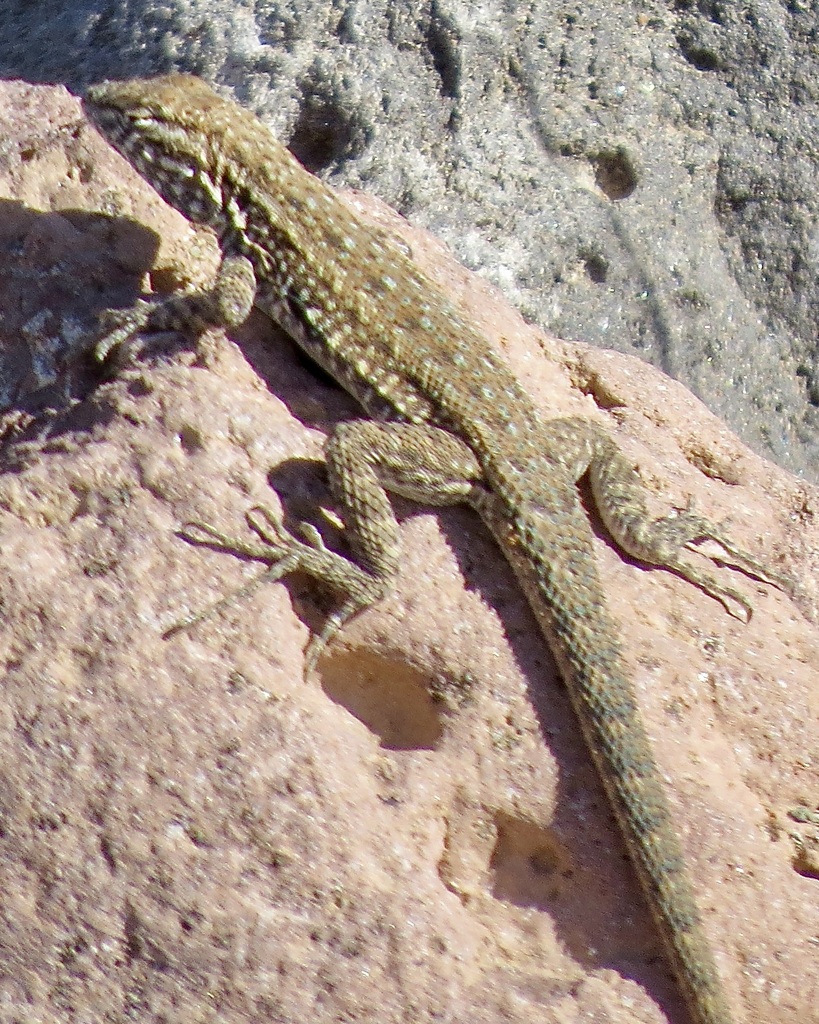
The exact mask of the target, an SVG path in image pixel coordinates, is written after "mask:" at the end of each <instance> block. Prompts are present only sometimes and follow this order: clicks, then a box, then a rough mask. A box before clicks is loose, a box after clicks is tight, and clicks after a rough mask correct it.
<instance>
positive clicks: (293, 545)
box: [166, 420, 482, 670]
mask: <svg viewBox="0 0 819 1024" xmlns="http://www.w3.org/2000/svg"><path fill="white" fill-rule="evenodd" d="M325 456H326V459H327V471H328V475H329V479H330V485H331V489H332V491H333V494H334V496H335V498H336V499H337V500H338V503H339V512H340V514H341V518H342V519H343V522H344V536H345V538H346V541H347V546H348V548H349V549H350V552H351V557H347V556H345V555H340V554H337V553H336V552H335V551H331V550H330V549H329V548H328V547H326V545H325V544H324V541H323V540H322V538H321V535H320V534H319V532H318V530H317V529H316V528H315V527H314V526H312V525H311V524H309V523H303V524H302V525H301V527H300V533H301V535H302V537H303V538H304V539H300V538H299V537H296V536H294V535H293V534H292V533H290V531H289V530H288V529H287V528H286V527H285V526H284V524H283V523H282V521H281V517H280V516H278V515H277V514H275V513H272V512H270V511H268V510H267V509H264V508H261V507H255V508H253V509H251V510H250V511H249V512H248V514H247V522H248V525H249V526H250V528H251V529H252V530H253V531H254V532H255V533H256V535H257V536H258V538H259V540H258V541H247V540H238V539H235V538H232V537H229V536H227V535H226V534H223V533H222V532H220V531H219V530H217V529H215V528H214V527H213V526H210V525H209V524H207V523H187V524H185V526H184V527H183V529H182V530H181V535H182V536H183V537H184V538H185V539H186V540H188V541H190V542H192V543H194V544H207V545H214V546H216V547H219V548H221V549H222V550H225V551H230V552H232V553H234V554H237V555H241V556H243V557H245V558H252V559H258V560H260V561H266V562H268V563H269V568H268V569H267V570H266V571H265V572H263V573H261V574H259V575H258V576H256V577H255V578H254V579H252V580H250V581H249V583H247V584H246V585H245V586H244V587H242V588H241V589H240V590H239V591H237V592H236V593H235V594H232V595H229V596H228V597H227V598H223V599H222V600H220V601H218V602H216V604H214V605H211V606H210V607H209V608H207V609H205V610H204V611H202V612H199V613H196V614H194V615H192V616H189V617H188V618H186V619H184V620H183V621H182V622H180V623H178V624H176V625H175V626H172V627H171V629H170V630H168V631H167V633H166V635H169V634H172V633H175V632H178V631H179V630H181V629H187V628H189V627H190V626H192V625H194V624H196V623H198V622H201V621H202V620H203V619H205V618H207V617H209V616H210V615H211V614H212V613H213V612H214V611H216V610H218V609H220V608H222V607H224V606H225V605H227V604H229V603H233V601H234V600H236V599H237V598H238V597H240V596H243V595H244V594H246V593H248V592H249V591H250V590H252V589H255V587H257V586H259V585H260V584H261V583H264V582H270V581H275V580H279V579H281V578H282V577H284V576H286V575H288V574H289V573H292V572H302V573H305V574H306V575H308V576H311V577H313V578H315V579H317V580H318V581H320V582H321V583H323V584H325V585H326V586H328V587H329V588H330V589H332V590H333V591H335V592H336V593H338V594H340V595H341V601H340V603H339V605H338V606H337V607H336V608H335V610H334V611H333V612H331V614H330V615H329V617H328V619H327V621H326V623H325V625H324V627H323V628H322V629H321V631H320V632H319V633H317V634H315V635H314V636H313V637H312V638H311V640H310V643H309V645H308V648H307V652H306V663H307V669H308V670H311V669H312V668H313V667H314V666H315V664H316V663H317V661H318V659H319V657H320V656H321V654H322V652H323V650H324V648H325V647H326V646H327V644H328V643H329V642H330V640H331V639H332V638H333V637H334V636H335V635H336V633H337V632H338V631H339V630H340V629H341V628H342V626H343V625H344V624H345V623H346V622H347V621H348V620H349V619H351V618H352V617H353V616H354V615H357V614H358V613H359V612H361V611H363V610H364V609H365V608H368V607H369V606H370V605H372V604H375V603H376V602H377V601H378V600H380V599H381V598H382V597H384V596H385V595H386V594H387V593H389V591H390V590H391V589H392V586H393V583H394V579H395V576H396V574H397V572H398V565H399V559H400V537H399V527H398V522H397V520H396V518H395V513H394V512H393V509H392V504H391V502H390V499H389V496H388V494H387V491H392V492H394V493H399V494H402V495H404V496H406V497H410V498H414V499H416V500H419V501H422V502H424V503H426V504H431V505H447V504H454V503H457V502H461V501H465V500H466V499H467V497H468V496H469V494H471V492H472V489H473V487H474V484H475V483H476V481H477V480H478V479H480V477H481V476H482V472H481V469H480V466H479V465H478V462H477V460H476V459H475V456H474V455H473V454H472V451H471V450H470V449H469V447H468V446H467V445H465V444H464V443H463V442H462V441H461V440H459V439H458V438H457V437H455V436H454V435H452V434H450V433H448V432H447V431H445V430H442V429H439V428H437V427H429V426H425V425H413V424H405V423H376V422H373V421H370V420H361V421H358V420H356V421H353V422H348V423H342V424H340V425H339V426H338V427H337V428H336V430H335V432H334V433H333V435H332V436H331V437H330V439H329V440H328V442H327V445H326V448H325Z"/></svg>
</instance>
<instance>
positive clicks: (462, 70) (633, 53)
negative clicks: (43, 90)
mask: <svg viewBox="0 0 819 1024" xmlns="http://www.w3.org/2000/svg"><path fill="white" fill-rule="evenodd" d="M818 33H819V23H817V15H816V9H815V4H814V3H811V2H808V0H754V2H753V3H742V4H732V3H720V2H718V0H714V2H708V0H676V2H673V3H668V2H666V0H625V2H624V0H617V2H613V0H573V2H569V3H567V2H564V0H560V2H554V0H551V2H549V0H537V2H530V3H527V4H503V3H500V2H499V0H488V2H485V3H481V4H479V5H476V4H475V3H474V2H472V0H423V2H420V3H419V2H407V0H385V2H378V0H369V2H356V3H355V4H351V3H350V4H344V3H339V2H338V0H287V2H281V0H280V2H260V0H257V2H255V3H252V4H251V3H237V2H236V0H161V2H160V0H107V2H105V0H85V2H81V0H74V2H72V3H71V4H66V3H64V2H63V0H39V2H36V3H32V2H31V0H4V3H3V4H0V75H2V76H3V77H6V78H23V79H28V80H32V81H40V82H61V83H63V84H66V85H68V86H69V87H70V88H72V89H74V90H78V89H80V88H82V87H84V86H85V85H87V84H88V83H89V82H91V81H95V80H99V79H102V78H108V77H110V78H121V77H128V76H133V75H137V74H141V75H147V74H155V73H157V72H161V71H169V70H172V69H175V70H182V71H189V72H194V73H198V74H202V75H204V76H205V77H207V78H209V79H210V80H212V81H215V82H218V83H220V84H222V85H224V86H227V87H229V88H230V89H232V91H233V93H234V94H235V95H236V97H237V98H238V99H239V100H240V101H241V102H243V103H245V104H247V105H249V106H251V107H253V108H255V109H256V110H257V111H258V112H260V113H261V114H263V115H264V116H266V117H268V118H269V119H270V121H271V123H272V124H273V126H274V127H275V128H276V129H277V130H278V131H280V132H281V134H282V136H283V137H284V138H287V139H290V140H291V142H292V144H293V145H294V147H295V148H296V150H297V152H298V153H299V155H300V156H301V157H302V158H303V159H305V160H306V162H307V163H308V164H309V165H310V166H311V167H312V168H313V169H315V170H320V171H322V172H324V173H326V174H328V175H331V176H332V177H333V179H334V180H335V181H337V182H342V183H344V184H347V185H352V186H355V187H362V186H363V187H365V188H366V189H367V190H368V191H370V192H372V193H373V194H374V195H377V196H378V197H379V198H381V199H383V200H384V201H386V202H388V203H390V205H392V206H394V207H396V208H397V209H398V210H399V211H400V212H402V213H404V214H406V215H407V216H409V217H410V219H411V220H412V221H413V222H414V223H416V224H419V225H421V226H424V227H427V228H430V229H431V230H432V231H433V232H434V233H435V234H436V235H438V236H440V237H442V238H443V239H444V240H445V241H447V242H448V244H450V245H451V246H452V247H453V248H454V250H455V252H456V254H457V255H458V256H459V258H460V259H461V260H462V261H463V262H464V263H466V265H467V266H470V267H472V268H476V269H480V270H481V271H482V272H483V273H484V274H485V275H486V276H488V277H489V278H490V279H491V280H492V281H494V282H495V283H496V284H499V285H500V286H501V287H502V289H503V291H504V293H505V294H506V296H507V297H508V298H509V299H511V300H512V301H513V302H514V303H515V304H516V305H517V307H518V308H519V309H520V310H521V311H522V312H523V313H524V315H526V316H527V318H529V319H531V320H533V321H535V322H537V323H538V324H539V325H540V326H541V327H543V328H545V329H547V330H551V331H552V332H553V333H555V334H557V335H558V336H560V337H564V338H577V339H580V340H582V341H587V342H590V343H592V344H596V345H599V346H603V347H608V348H616V349H618V350H620V351H633V352H636V353H637V354H639V355H641V356H642V357H643V358H645V359H648V360H650V361H652V362H653V363H654V364H655V365H657V366H659V367H661V368H662V369H664V370H666V372H668V373H670V374H671V375H672V376H675V377H677V378H678V379H680V380H682V381H683V382H684V383H686V384H687V385H688V386H689V387H690V388H692V389H693V390H694V391H695V392H696V393H697V394H698V395H699V396H700V397H701V398H702V399H703V400H704V401H705V402H706V404H707V405H709V407H710V408H711V409H712V410H713V411H715V412H717V413H718V414H719V415H721V416H722V417H724V418H725V419H727V420H728V421H729V423H731V424H732V425H733V427H734V429H735V430H737V431H738V432H739V433H740V434H741V436H742V437H743V438H744V439H745V440H746V441H747V442H748V443H749V444H751V445H752V446H753V447H754V448H755V449H756V450H757V451H760V452H765V453H768V454H772V455H773V457H774V458H775V459H776V460H777V461H778V462H779V463H780V464H781V465H783V466H785V467H787V468H790V469H792V470H794V471H797V472H800V473H804V474H805V475H806V476H808V477H813V478H814V479H816V478H817V467H819V417H817V407H818V406H819V380H818V379H817V353H816V338H817V336H819V303H817V298H816V279H817V260H818V259H819V236H818V235H817V224H819V192H818V191H817V189H816V181H817V178H819V166H818V165H819V158H818V157H817V150H816V145H815V139H816V138H817V135H819V117H817V110H818V106H819V105H818V103H817V82H819V46H817V34H818Z"/></svg>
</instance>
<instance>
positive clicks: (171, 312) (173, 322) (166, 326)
mask: <svg viewBox="0 0 819 1024" xmlns="http://www.w3.org/2000/svg"><path fill="white" fill-rule="evenodd" d="M255 297H256V277H255V274H254V272H253V266H252V264H251V262H250V260H248V259H246V258H245V257H244V256H230V257H227V258H225V259H224V260H222V263H221V265H220V267H219V270H218V271H217V274H216V277H215V279H214V282H213V284H212V285H211V287H210V288H201V289H196V290H192V291H187V292H180V293H178V294H174V295H169V296H167V297H165V298H161V297H157V298H153V299H148V300H145V299H140V300H138V302H137V303H136V305H135V306H133V307H132V308H130V309H125V310H122V309H109V310H107V311H106V312H105V313H103V315H102V317H101V318H100V328H101V334H102V336H101V337H100V338H98V340H97V341H96V342H95V344H94V345H93V346H92V347H91V352H92V356H93V358H94V359H95V360H96V361H97V362H98V363H109V364H110V363H119V364H121V363H126V362H130V361H133V360H134V359H136V358H137V357H138V356H139V355H141V354H142V353H143V352H144V351H145V349H146V348H148V347H150V345H151V344H152V343H153V344H156V342H157V340H161V339H162V338H164V337H165V336H166V335H167V334H168V333H171V332H176V331H179V332H181V333H184V334H189V335H194V336H197V335H199V334H202V333H203V332H204V331H206V330H207V329H208V328H211V327H224V328H231V327H237V326H238V325H239V324H241V323H243V322H244V321H245V320H246V319H247V317H248V315H249V313H250V310H251V308H252V306H253V301H254V299H255Z"/></svg>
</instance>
